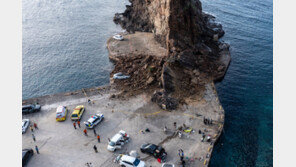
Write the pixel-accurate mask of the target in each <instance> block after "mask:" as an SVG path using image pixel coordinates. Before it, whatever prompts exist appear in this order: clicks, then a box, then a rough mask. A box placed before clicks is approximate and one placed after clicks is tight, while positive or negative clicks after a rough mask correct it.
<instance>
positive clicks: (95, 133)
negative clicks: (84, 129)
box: [94, 128, 97, 136]
mask: <svg viewBox="0 0 296 167" xmlns="http://www.w3.org/2000/svg"><path fill="white" fill-rule="evenodd" d="M94 135H95V136H97V132H96V129H95V128H94Z"/></svg>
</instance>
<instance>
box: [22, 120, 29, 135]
mask: <svg viewBox="0 0 296 167" xmlns="http://www.w3.org/2000/svg"><path fill="white" fill-rule="evenodd" d="M29 125H30V120H29V119H23V122H22V134H24V133H26V131H27V129H28V127H29Z"/></svg>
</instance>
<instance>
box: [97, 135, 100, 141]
mask: <svg viewBox="0 0 296 167" xmlns="http://www.w3.org/2000/svg"><path fill="white" fill-rule="evenodd" d="M97 139H98V142H99V143H101V137H100V135H98V136H97Z"/></svg>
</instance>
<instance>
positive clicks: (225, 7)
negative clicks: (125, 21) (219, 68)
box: [22, 0, 273, 167]
mask: <svg viewBox="0 0 296 167" xmlns="http://www.w3.org/2000/svg"><path fill="white" fill-rule="evenodd" d="M126 4H128V2H127V1H124V0H108V1H107V0H84V1H78V0H50V1H48V0H34V1H31V0H23V1H22V5H23V11H22V12H23V19H22V23H23V43H22V47H23V56H22V60H23V66H22V68H23V91H22V93H23V95H22V96H23V99H26V98H31V97H36V96H42V95H46V94H53V93H57V92H66V91H73V90H77V89H81V88H88V87H93V86H99V85H105V84H108V83H109V72H110V71H111V70H112V64H111V63H110V62H109V60H108V52H107V49H106V40H107V39H108V37H110V36H111V35H113V34H114V33H116V32H119V31H122V30H121V28H120V27H118V26H116V25H115V24H114V23H113V21H112V20H113V16H114V14H115V13H116V12H122V11H124V10H125V5H126ZM202 4H203V5H202V6H203V10H204V11H206V12H208V13H211V14H213V15H214V16H216V18H217V19H216V20H217V21H218V22H220V23H222V25H223V27H224V30H225V32H226V34H225V36H224V37H223V40H225V41H226V42H228V43H229V44H230V45H231V56H232V62H231V65H230V67H229V69H228V72H227V74H226V76H225V78H224V80H223V81H222V82H220V83H217V84H216V86H217V91H218V94H219V98H220V101H221V103H222V105H223V108H224V109H225V127H224V131H223V133H222V136H221V138H220V140H219V142H218V143H217V146H216V147H215V149H214V152H213V157H212V160H211V163H210V166H213V167H216V166H217V167H231V166H243V167H245V166H246V167H249V166H258V167H267V166H272V165H273V73H272V69H273V64H272V63H273V9H272V7H273V2H272V0H261V1H255V0H244V1H243V0H202Z"/></svg>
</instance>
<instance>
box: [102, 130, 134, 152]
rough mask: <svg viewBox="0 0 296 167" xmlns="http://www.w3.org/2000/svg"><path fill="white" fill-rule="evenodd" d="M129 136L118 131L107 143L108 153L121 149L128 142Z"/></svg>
mask: <svg viewBox="0 0 296 167" xmlns="http://www.w3.org/2000/svg"><path fill="white" fill-rule="evenodd" d="M129 140H130V138H129V135H127V133H126V132H125V131H123V130H120V131H119V133H117V134H116V135H114V136H113V137H112V138H111V140H110V141H109V143H108V146H107V149H108V150H109V151H116V150H117V149H121V148H122V146H123V145H124V144H125V143H127V142H129Z"/></svg>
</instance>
